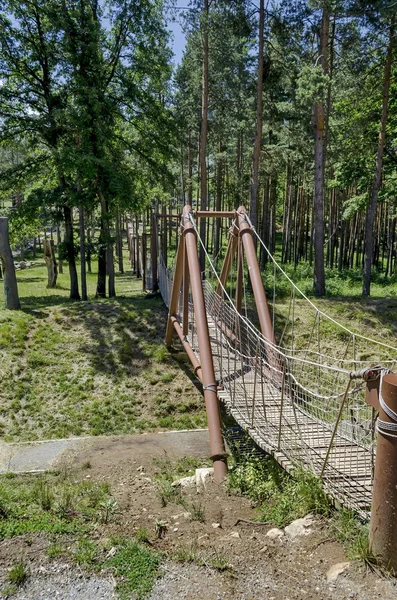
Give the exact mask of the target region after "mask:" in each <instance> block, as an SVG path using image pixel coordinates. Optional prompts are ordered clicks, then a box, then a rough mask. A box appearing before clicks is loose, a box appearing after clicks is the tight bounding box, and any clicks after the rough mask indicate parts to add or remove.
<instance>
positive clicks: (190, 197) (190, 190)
mask: <svg viewBox="0 0 397 600" xmlns="http://www.w3.org/2000/svg"><path fill="white" fill-rule="evenodd" d="M187 177H188V181H187V203H188V204H189V206H192V204H193V157H192V134H191V132H190V131H189V138H188V148H187Z"/></svg>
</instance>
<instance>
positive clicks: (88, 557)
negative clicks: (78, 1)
mask: <svg viewBox="0 0 397 600" xmlns="http://www.w3.org/2000/svg"><path fill="white" fill-rule="evenodd" d="M73 555H74V558H75V560H76V562H77V564H79V565H84V566H85V567H91V568H92V567H96V568H99V566H100V565H99V562H98V557H99V550H98V546H97V545H96V544H95V542H93V541H91V540H88V539H82V540H79V542H78V544H77V548H76V549H75V551H74V553H73Z"/></svg>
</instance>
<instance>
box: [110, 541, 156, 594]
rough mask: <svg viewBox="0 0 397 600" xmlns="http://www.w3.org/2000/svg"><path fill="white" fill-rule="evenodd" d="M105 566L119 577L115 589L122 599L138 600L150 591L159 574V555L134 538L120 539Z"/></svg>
mask: <svg viewBox="0 0 397 600" xmlns="http://www.w3.org/2000/svg"><path fill="white" fill-rule="evenodd" d="M105 566H106V567H108V568H111V569H112V570H113V572H114V573H115V575H116V577H117V578H118V579H119V583H118V584H117V586H116V591H117V592H118V594H119V596H120V598H121V599H122V600H124V599H125V600H127V599H130V598H136V599H137V600H140V599H142V598H145V597H146V596H147V595H148V594H149V593H150V591H151V589H152V587H153V584H154V582H155V581H156V579H157V577H158V575H159V570H160V557H159V555H158V554H157V553H155V552H153V551H152V550H149V549H148V548H146V547H145V546H143V545H142V544H140V543H139V542H137V541H136V540H121V541H119V542H118V544H117V545H116V554H115V555H114V556H113V557H111V558H110V559H109V560H108V561H107V563H105Z"/></svg>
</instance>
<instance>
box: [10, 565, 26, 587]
mask: <svg viewBox="0 0 397 600" xmlns="http://www.w3.org/2000/svg"><path fill="white" fill-rule="evenodd" d="M28 576H29V571H28V570H27V568H26V567H25V565H24V564H23V562H22V561H19V562H17V563H15V564H14V565H13V566H12V567H11V569H10V570H9V572H8V575H7V579H8V581H9V583H10V584H11V585H14V586H16V587H21V586H22V585H23V584H24V583H25V581H26V580H27V578H28Z"/></svg>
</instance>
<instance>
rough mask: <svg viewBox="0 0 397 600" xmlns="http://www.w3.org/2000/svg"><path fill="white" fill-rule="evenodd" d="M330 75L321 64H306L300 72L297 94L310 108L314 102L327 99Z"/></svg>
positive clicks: (321, 101)
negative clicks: (326, 73) (325, 72)
mask: <svg viewBox="0 0 397 600" xmlns="http://www.w3.org/2000/svg"><path fill="white" fill-rule="evenodd" d="M328 85H329V76H328V75H325V74H324V71H323V68H322V67H321V66H319V65H314V66H308V65H307V66H306V65H305V66H304V67H303V68H302V70H301V72H300V74H299V78H298V85H297V92H296V96H297V99H298V100H299V101H300V102H302V104H304V105H307V106H308V107H309V108H311V107H312V106H313V104H318V103H323V102H324V101H325V97H326V92H327V88H328Z"/></svg>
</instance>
